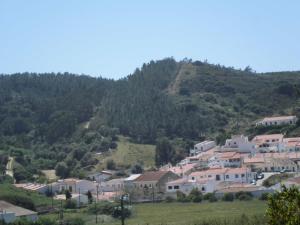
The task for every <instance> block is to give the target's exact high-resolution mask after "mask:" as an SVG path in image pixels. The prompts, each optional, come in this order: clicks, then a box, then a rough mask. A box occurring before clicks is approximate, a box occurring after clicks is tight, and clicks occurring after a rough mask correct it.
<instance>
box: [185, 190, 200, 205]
mask: <svg viewBox="0 0 300 225" xmlns="http://www.w3.org/2000/svg"><path fill="white" fill-rule="evenodd" d="M188 200H189V201H192V202H201V201H202V193H201V192H200V191H199V190H198V188H195V189H193V190H192V191H191V193H190V194H189V196H188Z"/></svg>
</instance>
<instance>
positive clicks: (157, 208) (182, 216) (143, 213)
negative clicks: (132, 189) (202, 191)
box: [44, 200, 266, 225]
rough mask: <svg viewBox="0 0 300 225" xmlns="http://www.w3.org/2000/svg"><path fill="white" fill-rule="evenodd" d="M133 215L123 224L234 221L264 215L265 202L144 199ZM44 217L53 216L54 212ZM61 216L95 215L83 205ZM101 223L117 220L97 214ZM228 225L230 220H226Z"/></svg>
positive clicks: (187, 224) (89, 221)
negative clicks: (191, 201)
mask: <svg viewBox="0 0 300 225" xmlns="http://www.w3.org/2000/svg"><path fill="white" fill-rule="evenodd" d="M132 210H133V215H132V217H131V218H130V219H128V220H126V225H162V224H163V225H194V224H197V223H200V222H203V221H211V220H217V221H222V222H223V221H225V220H226V221H233V220H235V219H239V218H241V216H242V215H246V216H247V217H248V218H251V219H253V218H254V219H255V218H258V219H259V221H262V220H263V219H264V214H265V210H266V203H265V202H263V201H260V200H252V201H234V202H215V203H208V202H204V203H155V204H152V203H147V204H137V205H133V207H132ZM44 217H48V218H52V219H56V218H57V215H56V214H50V215H45V216H44ZM64 217H65V218H66V219H68V218H74V217H75V218H76V217H80V218H82V219H84V220H85V221H86V224H87V225H92V224H95V215H91V214H88V213H87V212H86V210H85V209H82V210H80V211H76V210H75V211H68V212H65V213H64ZM98 221H100V224H107V225H119V224H120V221H119V220H114V219H112V218H111V217H109V216H99V217H98ZM228 225H229V224H228Z"/></svg>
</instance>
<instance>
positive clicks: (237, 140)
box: [223, 135, 255, 153]
mask: <svg viewBox="0 0 300 225" xmlns="http://www.w3.org/2000/svg"><path fill="white" fill-rule="evenodd" d="M223 149H237V151H239V152H250V153H253V152H254V151H255V144H253V143H251V142H249V140H248V137H246V136H244V135H233V136H232V137H231V139H227V140H226V142H225V145H224V146H223Z"/></svg>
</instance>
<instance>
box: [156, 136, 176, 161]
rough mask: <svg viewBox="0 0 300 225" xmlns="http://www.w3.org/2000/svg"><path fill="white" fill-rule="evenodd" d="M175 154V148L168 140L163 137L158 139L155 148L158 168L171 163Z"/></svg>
mask: <svg viewBox="0 0 300 225" xmlns="http://www.w3.org/2000/svg"><path fill="white" fill-rule="evenodd" d="M174 154H175V152H174V149H173V146H172V144H171V143H170V141H169V139H168V138H166V137H163V138H160V139H158V141H157V144H156V148H155V163H156V165H157V166H160V165H163V164H167V163H169V162H171V161H172V158H173V157H174Z"/></svg>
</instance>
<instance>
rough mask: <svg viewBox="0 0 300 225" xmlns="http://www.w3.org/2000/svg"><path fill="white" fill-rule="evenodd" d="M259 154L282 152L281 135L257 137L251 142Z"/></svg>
mask: <svg viewBox="0 0 300 225" xmlns="http://www.w3.org/2000/svg"><path fill="white" fill-rule="evenodd" d="M251 142H252V143H253V144H255V146H256V149H257V150H258V151H260V152H283V151H285V145H284V143H283V135H282V134H267V135H257V136H255V137H254V138H253V139H252V141H251Z"/></svg>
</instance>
